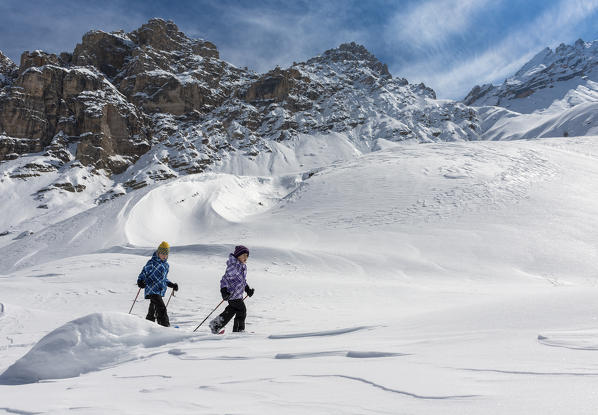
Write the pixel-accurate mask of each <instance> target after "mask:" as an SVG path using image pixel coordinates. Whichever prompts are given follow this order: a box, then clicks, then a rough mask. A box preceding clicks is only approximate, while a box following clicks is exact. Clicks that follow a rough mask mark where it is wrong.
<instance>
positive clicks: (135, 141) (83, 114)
mask: <svg viewBox="0 0 598 415" xmlns="http://www.w3.org/2000/svg"><path fill="white" fill-rule="evenodd" d="M22 63H23V64H24V65H25V66H26V69H24V70H22V69H21V70H20V72H21V73H20V75H19V76H18V77H17V78H16V80H15V81H14V83H13V85H12V86H9V87H6V88H5V90H4V91H3V93H2V94H0V131H1V132H2V133H3V135H4V136H6V137H5V138H4V139H3V140H2V142H3V143H4V145H2V144H0V155H2V154H4V156H6V155H7V154H14V153H17V154H22V153H25V152H30V150H32V149H33V150H34V151H40V150H41V149H43V148H45V147H47V146H48V145H50V143H51V142H52V140H53V139H54V137H55V135H56V134H58V133H59V132H61V133H62V134H64V135H66V136H68V137H69V142H72V143H76V144H77V154H76V158H77V159H78V160H80V161H81V162H82V163H83V164H84V165H93V166H95V167H96V168H101V169H106V170H107V171H108V172H110V173H113V172H114V173H119V172H122V171H124V170H125V169H126V167H128V166H129V165H130V164H132V163H133V162H134V161H135V160H137V159H138V158H139V156H140V155H141V154H143V153H145V152H146V151H147V150H148V149H149V147H150V146H149V143H148V141H147V140H148V137H147V134H146V132H145V130H146V128H145V126H144V119H143V114H141V113H140V112H139V111H138V110H137V108H136V107H135V106H134V105H131V104H130V103H128V102H127V101H126V99H125V98H124V97H123V96H122V94H120V93H119V92H118V90H116V88H114V86H113V85H112V84H110V82H108V81H107V80H106V79H105V78H104V76H103V75H102V74H100V73H99V72H97V71H96V70H94V69H93V68H82V67H71V68H63V67H60V66H57V65H56V64H57V63H58V58H57V57H56V55H49V54H43V53H34V54H29V53H25V54H23V58H22ZM36 64H41V66H35V65H36ZM27 65H29V66H27ZM17 143H20V145H17ZM23 143H27V145H24V144H23Z"/></svg>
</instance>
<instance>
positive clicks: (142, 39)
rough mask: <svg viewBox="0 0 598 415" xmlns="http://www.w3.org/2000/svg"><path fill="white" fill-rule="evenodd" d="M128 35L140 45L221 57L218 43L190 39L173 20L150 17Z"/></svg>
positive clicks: (168, 50) (166, 50) (162, 49)
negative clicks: (217, 46)
mask: <svg viewBox="0 0 598 415" xmlns="http://www.w3.org/2000/svg"><path fill="white" fill-rule="evenodd" d="M128 37H129V38H130V39H131V40H132V41H133V42H134V43H135V44H137V45H138V46H151V47H152V48H154V49H157V50H161V51H165V52H172V51H192V52H193V53H196V54H198V55H200V56H206V57H212V58H219V57H220V56H219V53H218V49H217V48H216V45H214V44H213V43H211V42H206V41H203V40H199V39H190V38H189V37H187V36H186V35H185V34H184V33H183V32H181V31H180V30H179V28H178V26H177V25H176V24H175V23H174V22H172V21H171V20H168V21H167V20H164V19H159V18H154V19H150V20H149V21H148V22H147V23H146V24H144V25H142V26H141V27H140V28H139V29H137V30H134V31H132V32H131V33H129V34H128Z"/></svg>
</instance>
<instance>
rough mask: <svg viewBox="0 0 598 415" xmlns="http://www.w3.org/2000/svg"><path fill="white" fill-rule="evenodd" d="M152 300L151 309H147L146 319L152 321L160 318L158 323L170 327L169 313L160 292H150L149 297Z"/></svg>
mask: <svg viewBox="0 0 598 415" xmlns="http://www.w3.org/2000/svg"><path fill="white" fill-rule="evenodd" d="M145 298H148V299H149V300H150V305H149V309H148V310H147V316H146V317H145V318H146V319H148V320H150V321H156V320H158V324H159V325H161V326H164V327H170V321H169V320H168V313H167V312H166V305H165V304H164V300H163V299H162V296H160V295H158V294H150V295H148V296H147V297H145Z"/></svg>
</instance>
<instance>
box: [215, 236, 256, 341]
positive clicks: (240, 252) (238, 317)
mask: <svg viewBox="0 0 598 415" xmlns="http://www.w3.org/2000/svg"><path fill="white" fill-rule="evenodd" d="M248 257H249V249H247V248H246V247H244V246H243V245H238V246H236V247H235V252H234V253H232V254H229V256H228V261H226V272H225V273H224V275H223V276H222V279H221V280H220V293H221V294H222V299H223V300H227V301H228V306H227V307H226V308H225V309H224V311H223V312H222V314H220V315H219V316H218V317H216V318H215V319H214V320H212V321H210V329H211V330H212V333H214V334H216V333H218V332H219V331H220V330H221V329H222V328H223V327H224V326H226V324H227V323H228V322H229V321H230V319H231V318H233V316H234V317H235V320H234V323H233V332H239V331H244V330H245V317H246V316H247V308H246V307H245V303H244V302H243V293H244V292H246V293H247V295H248V296H250V297H251V296H252V295H253V293H254V291H255V290H254V289H253V288H249V285H248V284H247V265H246V262H247V258H248Z"/></svg>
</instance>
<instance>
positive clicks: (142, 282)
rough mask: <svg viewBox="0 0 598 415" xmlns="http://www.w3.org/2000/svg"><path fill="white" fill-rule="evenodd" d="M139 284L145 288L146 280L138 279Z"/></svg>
mask: <svg viewBox="0 0 598 415" xmlns="http://www.w3.org/2000/svg"><path fill="white" fill-rule="evenodd" d="M137 286H138V287H139V288H145V281H143V280H137Z"/></svg>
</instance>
